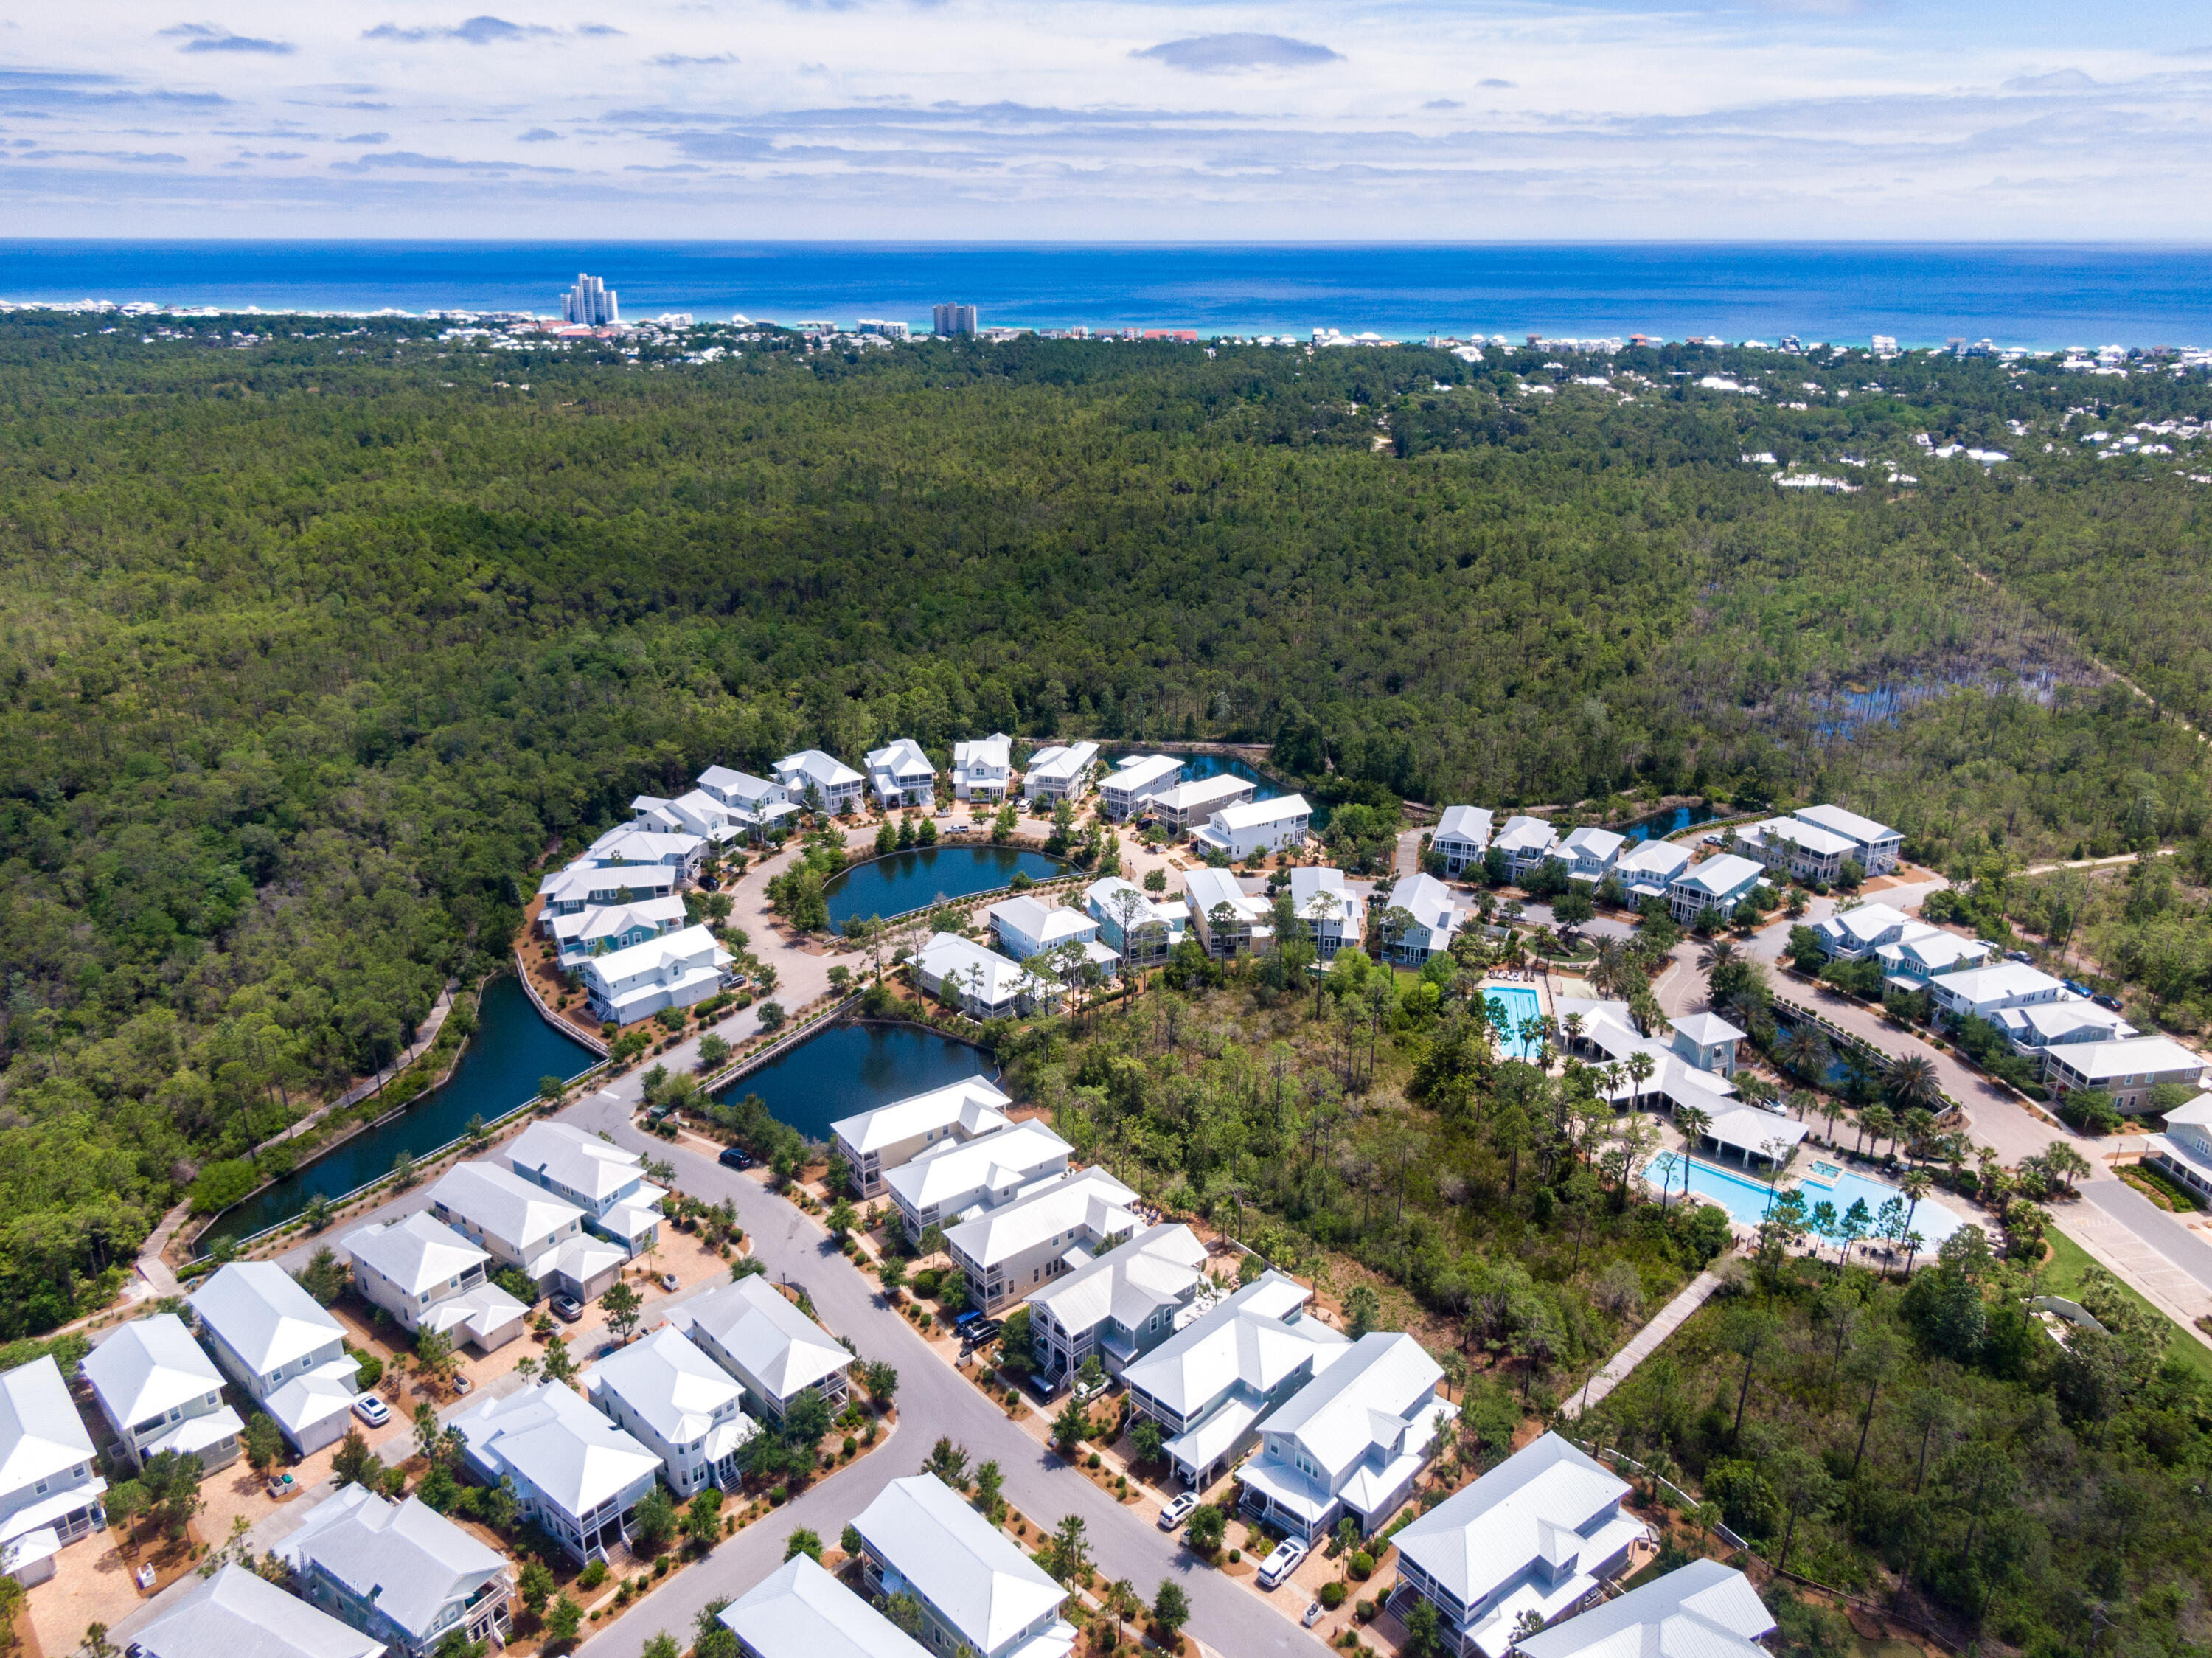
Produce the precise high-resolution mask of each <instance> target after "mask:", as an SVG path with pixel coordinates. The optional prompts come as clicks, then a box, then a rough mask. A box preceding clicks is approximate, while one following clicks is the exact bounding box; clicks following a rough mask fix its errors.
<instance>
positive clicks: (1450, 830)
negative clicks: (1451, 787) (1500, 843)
mask: <svg viewBox="0 0 2212 1658" xmlns="http://www.w3.org/2000/svg"><path fill="white" fill-rule="evenodd" d="M1491 822H1492V813H1491V811H1490V808H1487V807H1484V806H1447V807H1446V808H1444V810H1443V816H1442V817H1440V818H1438V819H1437V830H1436V834H1435V836H1434V837H1433V838H1435V839H1437V840H1442V839H1443V838H1444V837H1445V836H1447V835H1449V836H1451V837H1452V838H1454V839H1455V840H1471V841H1473V842H1474V844H1476V845H1478V846H1487V845H1488V844H1490V825H1491Z"/></svg>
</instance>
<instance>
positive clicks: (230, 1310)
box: [187, 1261, 345, 1376]
mask: <svg viewBox="0 0 2212 1658" xmlns="http://www.w3.org/2000/svg"><path fill="white" fill-rule="evenodd" d="M187 1299H188V1300H189V1301H191V1308H192V1311H193V1312H195V1313H197V1314H199V1319H200V1322H201V1323H203V1324H204V1325H205V1326H207V1327H208V1328H209V1329H210V1330H212V1331H213V1332H215V1333H216V1335H218V1336H220V1337H221V1338H222V1340H223V1342H224V1344H226V1345H227V1346H228V1347H229V1349H230V1350H231V1351H232V1352H234V1353H235V1354H237V1355H238V1356H239V1357H240V1358H241V1359H243V1360H245V1361H246V1363H248V1364H250V1365H252V1367H253V1371H254V1374H255V1375H262V1376H265V1375H270V1374H271V1373H273V1372H274V1371H275V1370H276V1368H277V1367H278V1366H279V1365H283V1364H291V1363H295V1362H297V1361H299V1360H301V1359H303V1358H305V1357H307V1356H308V1355H309V1354H310V1353H313V1352H314V1351H315V1350H317V1349H318V1348H323V1347H327V1346H329V1345H330V1344H331V1343H332V1342H333V1341H338V1342H343V1340H344V1339H345V1328H344V1326H342V1325H341V1324H339V1322H338V1321H337V1320H336V1319H334V1318H332V1317H331V1315H330V1314H328V1313H326V1312H325V1311H324V1310H323V1309H322V1308H320V1307H319V1306H318V1305H317V1304H316V1301H315V1298H314V1297H313V1295H309V1294H308V1293H307V1291H306V1290H304V1289H301V1288H300V1286H299V1284H298V1283H297V1282H296V1281H295V1279H294V1278H293V1277H292V1275H291V1274H290V1273H289V1272H287V1271H285V1270H284V1269H283V1267H281V1266H279V1265H276V1262H274V1261H233V1262H232V1263H231V1264H230V1265H228V1266H226V1267H223V1268H222V1269H220V1270H219V1271H217V1272H216V1275H215V1276H214V1277H211V1278H210V1279H209V1280H208V1281H207V1282H206V1283H204V1284H202V1285H201V1286H200V1287H199V1288H198V1289H196V1290H195V1291H193V1292H192V1294H191V1295H190V1296H189V1297H188V1298H187Z"/></svg>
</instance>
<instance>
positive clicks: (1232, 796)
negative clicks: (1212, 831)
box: [1152, 771, 1260, 835]
mask: <svg viewBox="0 0 2212 1658" xmlns="http://www.w3.org/2000/svg"><path fill="white" fill-rule="evenodd" d="M1259 792H1260V785H1259V784H1257V783H1254V782H1252V781H1250V780H1249V778H1245V777H1237V775H1235V774H1234V773H1233V772H1229V771H1222V772H1218V773H1216V774H1215V775H1214V776H1212V777H1200V778H1199V779H1197V780H1196V781H1195V782H1193V783H1176V785H1175V786H1174V787H1173V788H1170V789H1162V790H1161V791H1160V792H1159V793H1158V794H1157V795H1153V796H1152V816H1153V818H1154V820H1157V821H1158V823H1159V825H1160V826H1161V827H1163V828H1164V829H1167V830H1169V831H1170V832H1173V833H1175V834H1177V835H1187V834H1188V833H1189V832H1191V831H1192V830H1193V829H1194V828H1196V827H1197V826H1199V825H1200V824H1202V823H1204V822H1205V821H1206V820H1207V819H1208V818H1210V817H1212V815H1213V814H1215V813H1216V812H1218V811H1220V810H1222V809H1223V808H1225V807H1231V806H1243V805H1244V804H1246V803H1248V802H1250V801H1252V800H1253V799H1255V797H1257V795H1259Z"/></svg>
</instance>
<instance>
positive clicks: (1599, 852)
mask: <svg viewBox="0 0 2212 1658" xmlns="http://www.w3.org/2000/svg"><path fill="white" fill-rule="evenodd" d="M1627 844H1628V837H1627V836H1626V835H1622V834H1616V833H1615V832H1613V831H1612V830H1610V829H1600V828H1598V827H1596V826H1594V825H1590V824H1585V825H1583V826H1582V827H1581V828H1579V829H1571V830H1569V831H1568V832H1567V834H1566V837H1565V838H1564V839H1562V840H1561V841H1560V842H1559V844H1558V845H1556V846H1554V847H1553V848H1552V850H1551V851H1550V852H1549V853H1547V855H1546V856H1547V857H1548V858H1549V859H1550V860H1551V861H1552V862H1553V863H1557V864H1559V865H1561V866H1562V867H1563V868H1565V870H1566V872H1567V879H1568V880H1569V881H1587V882H1588V883H1589V885H1591V886H1593V887H1595V886H1596V885H1597V884H1598V883H1599V882H1600V881H1603V880H1604V879H1605V878H1606V877H1607V875H1611V874H1612V873H1613V865H1614V863H1616V862H1617V861H1618V860H1619V859H1620V849H1621V848H1622V847H1624V846H1626V845H1627Z"/></svg>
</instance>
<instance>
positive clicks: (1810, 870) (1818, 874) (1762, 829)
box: [1733, 818, 1857, 886]
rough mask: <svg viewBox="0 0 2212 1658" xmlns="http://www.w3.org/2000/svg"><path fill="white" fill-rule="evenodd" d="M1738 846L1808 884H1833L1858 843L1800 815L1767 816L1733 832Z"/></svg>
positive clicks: (1747, 854)
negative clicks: (1805, 819) (1794, 816)
mask: <svg viewBox="0 0 2212 1658" xmlns="http://www.w3.org/2000/svg"><path fill="white" fill-rule="evenodd" d="M1733 834H1734V836H1735V846H1736V849H1737V850H1739V851H1741V852H1742V853H1743V854H1744V855H1745V856H1748V857H1754V858H1757V859H1758V860H1759V862H1760V863H1764V864H1765V866H1766V867H1767V868H1768V869H1779V870H1782V871H1783V872H1784V873H1785V874H1788V875H1794V876H1796V878H1797V879H1798V880H1799V881H1804V882H1806V883H1807V884H1808V885H1819V886H1832V885H1833V884H1834V882H1835V881H1836V879H1837V877H1838V876H1839V875H1842V874H1843V872H1844V862H1845V860H1847V859H1849V858H1850V856H1851V855H1852V854H1853V853H1854V852H1855V851H1856V850H1857V843H1856V842H1854V841H1851V840H1849V839H1847V838H1844V836H1842V835H1838V834H1836V833H1833V832H1831V831H1829V830H1826V829H1823V828H1821V827H1820V825H1819V824H1817V823H1808V822H1806V821H1804V820H1802V819H1801V818H1767V819H1765V820H1762V821H1760V822H1758V823H1754V824H1752V825H1751V826H1748V827H1747V828H1740V829H1737V830H1735V831H1734V832H1733Z"/></svg>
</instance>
